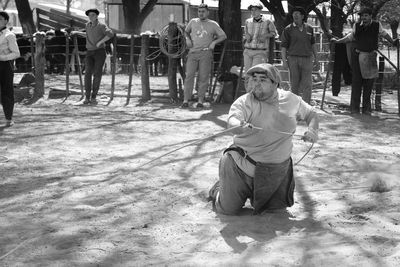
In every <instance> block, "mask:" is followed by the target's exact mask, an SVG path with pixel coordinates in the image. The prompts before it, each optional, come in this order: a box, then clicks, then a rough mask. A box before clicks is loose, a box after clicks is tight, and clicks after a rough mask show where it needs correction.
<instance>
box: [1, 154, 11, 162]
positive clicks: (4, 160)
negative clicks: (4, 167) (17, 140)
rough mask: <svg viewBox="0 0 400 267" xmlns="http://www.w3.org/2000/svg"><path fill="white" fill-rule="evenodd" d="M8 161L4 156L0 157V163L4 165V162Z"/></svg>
mask: <svg viewBox="0 0 400 267" xmlns="http://www.w3.org/2000/svg"><path fill="white" fill-rule="evenodd" d="M9 160H10V159H9V158H7V157H6V156H1V155H0V163H6V162H8V161H9Z"/></svg>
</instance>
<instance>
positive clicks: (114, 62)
mask: <svg viewBox="0 0 400 267" xmlns="http://www.w3.org/2000/svg"><path fill="white" fill-rule="evenodd" d="M112 41H113V52H112V53H113V54H112V60H111V94H110V100H109V102H108V103H110V102H111V101H112V100H113V99H114V90H115V73H116V71H117V35H116V34H114V36H113V40H112Z"/></svg>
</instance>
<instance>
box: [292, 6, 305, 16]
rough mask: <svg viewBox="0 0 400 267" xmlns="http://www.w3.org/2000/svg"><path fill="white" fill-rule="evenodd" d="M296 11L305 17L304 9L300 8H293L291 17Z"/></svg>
mask: <svg viewBox="0 0 400 267" xmlns="http://www.w3.org/2000/svg"><path fill="white" fill-rule="evenodd" d="M296 11H299V12H300V13H301V14H302V15H303V16H304V17H305V16H307V14H306V10H305V9H304V8H302V7H301V6H295V7H294V8H293V9H292V15H293V13H294V12H296Z"/></svg>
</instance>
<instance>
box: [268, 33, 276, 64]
mask: <svg viewBox="0 0 400 267" xmlns="http://www.w3.org/2000/svg"><path fill="white" fill-rule="evenodd" d="M274 48H275V37H271V38H269V46H268V63H269V64H274V58H275V55H274Z"/></svg>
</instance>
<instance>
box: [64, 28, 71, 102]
mask: <svg viewBox="0 0 400 267" xmlns="http://www.w3.org/2000/svg"><path fill="white" fill-rule="evenodd" d="M69 68H70V66H69V34H68V33H66V34H65V98H67V97H68V96H69Z"/></svg>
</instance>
